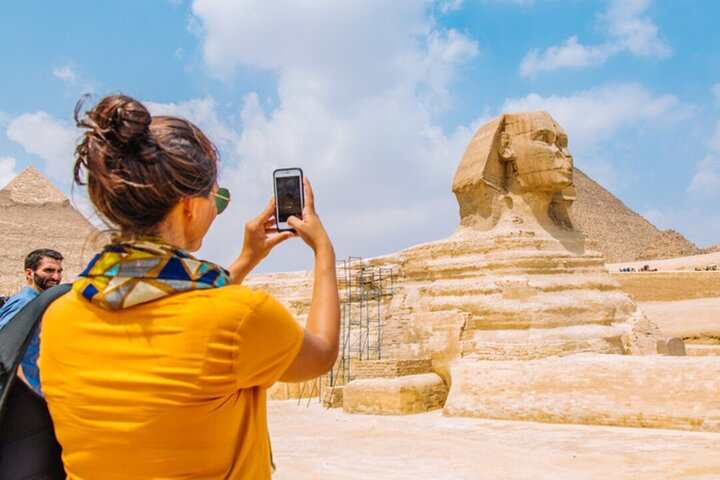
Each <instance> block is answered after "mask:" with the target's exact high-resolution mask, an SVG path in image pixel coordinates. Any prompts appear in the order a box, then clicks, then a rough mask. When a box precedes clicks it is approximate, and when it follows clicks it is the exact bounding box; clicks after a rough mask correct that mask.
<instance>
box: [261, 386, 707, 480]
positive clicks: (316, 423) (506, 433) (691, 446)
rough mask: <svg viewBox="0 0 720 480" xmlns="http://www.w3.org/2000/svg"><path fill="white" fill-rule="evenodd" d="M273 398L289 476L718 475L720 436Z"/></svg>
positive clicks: (284, 474)
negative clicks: (355, 411) (353, 410)
mask: <svg viewBox="0 0 720 480" xmlns="http://www.w3.org/2000/svg"><path fill="white" fill-rule="evenodd" d="M306 405H307V403H306V402H303V403H302V404H301V405H300V406H298V404H297V401H293V400H289V401H275V402H269V404H268V409H269V417H270V419H269V422H270V431H271V434H272V439H273V450H274V452H275V459H276V463H277V464H278V472H277V473H276V475H275V476H274V477H273V478H276V479H279V480H283V479H285V480H288V479H333V480H340V479H366V478H368V479H369V478H372V479H392V480H401V479H458V480H460V479H528V480H530V479H532V480H541V479H559V478H571V479H578V480H584V479H588V480H589V479H613V480H616V479H638V478H654V479H665V478H667V479H718V478H720V454H719V452H720V433H695V432H680V431H672V430H654V429H635V428H613V427H595V426H581V425H550V424H541V423H530V422H506V421H495V420H481V419H475V418H450V417H443V416H442V415H441V413H440V411H439V410H438V411H434V412H429V413H424V414H419V415H409V416H375V415H347V414H344V413H343V412H342V410H339V409H333V410H326V409H324V408H322V407H321V406H320V405H318V404H317V403H316V402H312V403H311V404H310V405H309V406H306Z"/></svg>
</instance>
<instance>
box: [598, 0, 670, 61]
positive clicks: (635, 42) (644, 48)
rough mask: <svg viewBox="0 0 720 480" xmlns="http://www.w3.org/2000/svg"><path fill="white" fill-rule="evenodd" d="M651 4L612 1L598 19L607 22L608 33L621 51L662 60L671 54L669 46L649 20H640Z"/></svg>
mask: <svg viewBox="0 0 720 480" xmlns="http://www.w3.org/2000/svg"><path fill="white" fill-rule="evenodd" d="M651 4H652V0H612V1H611V2H610V5H609V7H608V10H607V12H606V13H605V14H604V15H602V16H601V18H603V19H604V20H605V21H606V22H607V27H608V33H609V35H610V37H611V39H612V41H614V42H615V43H616V44H617V45H618V46H619V47H620V49H622V50H628V51H630V52H631V53H633V54H635V55H639V56H643V57H659V58H663V57H666V56H668V55H670V53H671V50H670V47H669V46H668V45H667V43H666V42H665V41H664V40H662V39H661V38H660V37H659V35H658V29H657V26H656V25H655V24H654V23H653V22H652V20H651V19H649V18H647V17H641V15H642V14H643V13H644V12H645V10H647V9H648V8H649V7H650V5H651Z"/></svg>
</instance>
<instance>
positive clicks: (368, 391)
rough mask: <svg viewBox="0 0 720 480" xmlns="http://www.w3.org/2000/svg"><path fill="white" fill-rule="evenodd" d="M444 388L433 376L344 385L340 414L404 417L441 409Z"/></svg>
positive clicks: (361, 380)
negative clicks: (341, 412)
mask: <svg viewBox="0 0 720 480" xmlns="http://www.w3.org/2000/svg"><path fill="white" fill-rule="evenodd" d="M446 398H447V387H446V386H445V383H444V382H443V381H442V379H441V378H440V377H439V376H438V375H436V374H434V373H424V374H420V375H407V376H404V377H397V378H371V379H360V380H353V381H352V382H350V383H348V384H347V385H345V389H344V392H343V411H344V412H345V413H366V414H373V415H405V414H409V413H422V412H427V411H430V410H435V409H438V408H442V406H443V403H445V399H446Z"/></svg>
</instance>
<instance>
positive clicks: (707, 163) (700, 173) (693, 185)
mask: <svg viewBox="0 0 720 480" xmlns="http://www.w3.org/2000/svg"><path fill="white" fill-rule="evenodd" d="M687 193H688V195H690V196H691V197H695V198H711V197H720V156H717V155H713V154H708V155H707V156H706V157H705V158H703V159H702V160H701V161H700V162H699V163H698V165H697V167H696V171H695V175H694V176H693V178H692V180H691V181H690V185H688V188H687Z"/></svg>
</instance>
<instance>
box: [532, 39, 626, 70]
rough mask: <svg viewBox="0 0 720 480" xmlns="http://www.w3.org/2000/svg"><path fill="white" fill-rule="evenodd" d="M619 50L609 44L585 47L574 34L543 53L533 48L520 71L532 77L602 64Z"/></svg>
mask: <svg viewBox="0 0 720 480" xmlns="http://www.w3.org/2000/svg"><path fill="white" fill-rule="evenodd" d="M617 50H618V49H617V47H615V46H614V45H609V44H605V45H599V46H596V47H585V46H583V45H580V44H579V43H578V42H577V36H576V35H573V36H572V37H570V38H568V39H567V40H565V42H564V43H563V44H562V45H560V46H559V47H550V48H548V49H547V50H545V52H544V53H542V54H540V53H539V51H538V50H537V49H533V50H531V51H530V52H529V53H528V54H527V55H526V56H525V58H523V60H522V62H521V63H520V73H521V74H522V75H523V76H525V77H532V76H535V75H537V74H538V73H544V72H552V71H554V70H559V69H561V68H566V67H587V66H591V65H600V64H602V63H604V62H605V60H607V58H608V57H609V56H611V55H613V54H614V53H616V52H617Z"/></svg>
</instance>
